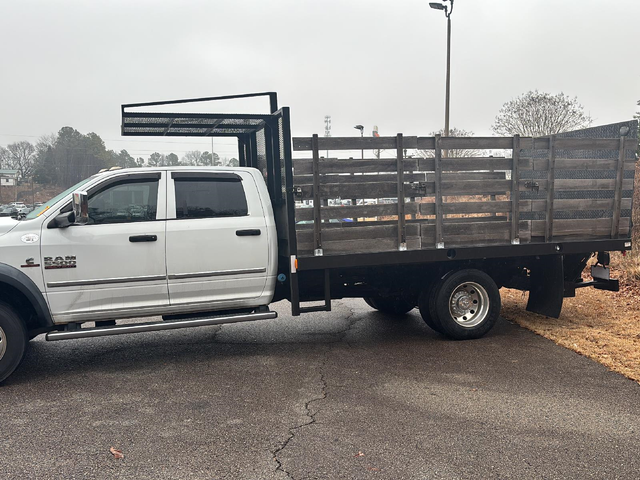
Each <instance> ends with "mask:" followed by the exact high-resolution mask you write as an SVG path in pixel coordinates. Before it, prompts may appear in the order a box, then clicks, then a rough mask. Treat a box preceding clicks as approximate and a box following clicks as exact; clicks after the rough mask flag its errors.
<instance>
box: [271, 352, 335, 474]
mask: <svg viewBox="0 0 640 480" xmlns="http://www.w3.org/2000/svg"><path fill="white" fill-rule="evenodd" d="M325 355H326V354H325ZM325 364H326V361H325V360H323V361H322V364H321V366H320V383H321V385H322V389H321V396H319V397H314V398H312V399H310V400H308V401H307V402H305V404H304V409H305V415H306V416H307V418H308V420H307V421H306V422H304V423H301V424H300V425H296V426H295V427H292V428H290V429H289V436H288V437H287V439H286V440H285V441H284V442H282V444H281V445H280V446H279V447H278V448H276V449H275V450H274V451H273V452H271V454H272V455H273V460H274V461H275V462H276V472H283V473H284V474H285V475H287V478H291V479H292V480H293V479H294V477H293V475H292V474H291V472H289V471H288V470H286V469H285V468H284V466H283V465H282V462H281V461H280V459H279V458H278V455H279V454H280V453H281V452H282V451H283V450H284V449H285V448H287V446H288V445H289V442H291V440H293V439H294V438H295V436H296V432H297V431H298V430H300V429H301V428H304V427H308V426H310V425H313V424H314V423H316V415H317V414H318V411H316V412H315V413H313V411H312V410H311V404H312V403H314V402H319V401H320V400H325V399H326V398H327V380H326V379H325V377H324V372H323V369H324V366H325Z"/></svg>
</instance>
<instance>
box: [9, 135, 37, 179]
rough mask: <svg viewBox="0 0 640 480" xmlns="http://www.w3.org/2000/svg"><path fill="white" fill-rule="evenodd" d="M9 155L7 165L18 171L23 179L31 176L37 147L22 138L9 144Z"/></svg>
mask: <svg viewBox="0 0 640 480" xmlns="http://www.w3.org/2000/svg"><path fill="white" fill-rule="evenodd" d="M7 150H8V151H9V155H8V158H7V162H6V163H7V167H8V168H11V169H13V170H17V171H18V177H19V178H21V179H23V180H24V179H26V178H30V177H31V175H32V174H33V166H34V161H35V153H36V148H35V147H34V146H33V145H32V144H31V143H29V142H27V141H25V140H22V141H20V142H15V143H11V144H9V145H7Z"/></svg>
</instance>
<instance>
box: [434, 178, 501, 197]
mask: <svg viewBox="0 0 640 480" xmlns="http://www.w3.org/2000/svg"><path fill="white" fill-rule="evenodd" d="M436 184H437V182H436ZM510 188H511V180H470V181H466V182H453V181H444V179H443V181H442V195H502V194H505V193H506V192H508V191H509V190H510Z"/></svg>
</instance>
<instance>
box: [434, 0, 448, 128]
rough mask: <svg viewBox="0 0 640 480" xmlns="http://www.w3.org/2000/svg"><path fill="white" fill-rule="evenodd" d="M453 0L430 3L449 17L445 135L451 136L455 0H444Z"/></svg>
mask: <svg viewBox="0 0 640 480" xmlns="http://www.w3.org/2000/svg"><path fill="white" fill-rule="evenodd" d="M443 1H444V2H445V3H446V2H451V4H450V6H449V7H447V5H443V4H442V3H435V2H434V3H430V4H429V6H430V7H431V8H433V9H435V10H443V11H444V15H445V17H447V77H446V93H445V100H444V136H445V137H448V136H449V99H450V92H451V14H452V13H453V0H443Z"/></svg>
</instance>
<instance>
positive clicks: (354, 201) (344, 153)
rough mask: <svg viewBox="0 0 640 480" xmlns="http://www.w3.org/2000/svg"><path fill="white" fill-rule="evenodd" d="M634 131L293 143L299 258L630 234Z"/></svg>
mask: <svg viewBox="0 0 640 480" xmlns="http://www.w3.org/2000/svg"><path fill="white" fill-rule="evenodd" d="M621 127H628V128H627V129H626V130H627V131H628V133H627V135H620V132H621ZM636 129H637V122H625V123H619V124H612V125H605V126H601V127H593V128H589V129H584V130H579V131H575V132H568V133H564V134H559V135H553V136H549V137H542V138H524V137H523V138H520V137H518V136H515V137H466V138H462V137H448V138H441V137H439V136H436V137H405V136H403V135H402V134H398V135H397V136H395V137H378V138H357V137H356V138H352V137H348V138H347V137H345V138H338V137H333V138H331V137H329V138H319V137H318V136H316V135H314V136H313V137H306V138H294V139H293V149H294V151H295V152H303V153H301V154H298V155H303V157H302V158H294V159H293V169H294V177H293V191H294V194H295V200H296V209H295V221H296V224H295V230H296V238H297V254H298V257H300V258H305V257H314V256H326V255H346V254H353V253H378V252H392V251H399V250H400V251H404V250H407V251H416V250H436V249H451V248H458V247H480V246H501V245H504V246H510V245H523V244H532V243H535V244H540V243H542V244H544V243H556V242H571V241H580V242H584V241H587V240H605V239H625V238H630V236H631V227H632V225H631V207H632V197H633V182H634V172H635V149H636V148H637V140H636V133H635V132H636ZM622 131H623V132H624V130H622ZM380 151H382V154H380V153H379V152H380ZM416 151H417V152H418V155H419V157H418V158H416V156H415V152H416ZM354 157H356V158H354ZM359 157H364V159H362V158H359ZM378 157H380V158H378ZM398 198H401V199H403V201H400V202H398V201H397V199H398Z"/></svg>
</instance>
